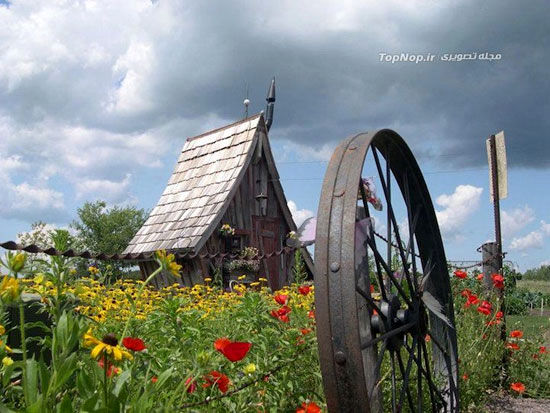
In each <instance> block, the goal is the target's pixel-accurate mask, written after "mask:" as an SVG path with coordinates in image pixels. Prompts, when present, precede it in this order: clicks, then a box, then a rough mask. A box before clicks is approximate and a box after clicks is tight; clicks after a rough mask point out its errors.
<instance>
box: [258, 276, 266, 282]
mask: <svg viewBox="0 0 550 413" xmlns="http://www.w3.org/2000/svg"><path fill="white" fill-rule="evenodd" d="M259 280H260V281H263V282H264V283H266V282H267V279H266V278H264V277H260V278H259Z"/></svg>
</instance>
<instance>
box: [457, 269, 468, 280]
mask: <svg viewBox="0 0 550 413" xmlns="http://www.w3.org/2000/svg"><path fill="white" fill-rule="evenodd" d="M454 274H455V277H457V278H460V279H464V278H466V277H467V276H468V274H467V273H466V271H462V270H456V271H455V272H454Z"/></svg>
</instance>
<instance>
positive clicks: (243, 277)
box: [237, 275, 246, 281]
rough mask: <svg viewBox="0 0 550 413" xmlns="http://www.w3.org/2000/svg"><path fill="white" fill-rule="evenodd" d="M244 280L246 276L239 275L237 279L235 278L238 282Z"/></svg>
mask: <svg viewBox="0 0 550 413" xmlns="http://www.w3.org/2000/svg"><path fill="white" fill-rule="evenodd" d="M245 278H246V275H241V276H240V277H239V278H237V279H238V280H239V281H241V280H244V279H245Z"/></svg>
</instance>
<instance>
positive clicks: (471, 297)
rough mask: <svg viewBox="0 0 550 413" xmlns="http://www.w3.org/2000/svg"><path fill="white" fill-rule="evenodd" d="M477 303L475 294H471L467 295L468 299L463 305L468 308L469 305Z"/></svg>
mask: <svg viewBox="0 0 550 413" xmlns="http://www.w3.org/2000/svg"><path fill="white" fill-rule="evenodd" d="M477 303H479V298H477V295H475V294H472V295H469V296H468V299H467V300H466V303H465V304H464V307H466V308H468V307H470V306H471V305H475V304H477Z"/></svg>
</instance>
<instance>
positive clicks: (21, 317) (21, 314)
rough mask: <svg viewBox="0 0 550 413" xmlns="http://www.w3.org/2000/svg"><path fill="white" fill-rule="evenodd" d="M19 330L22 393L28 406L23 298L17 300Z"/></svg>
mask: <svg viewBox="0 0 550 413" xmlns="http://www.w3.org/2000/svg"><path fill="white" fill-rule="evenodd" d="M19 330H20V332H21V351H22V353H23V355H22V356H23V394H24V396H25V402H26V404H27V407H28V406H29V394H28V391H27V384H28V383H27V340H26V339H25V307H24V306H23V299H20V301H19Z"/></svg>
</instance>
